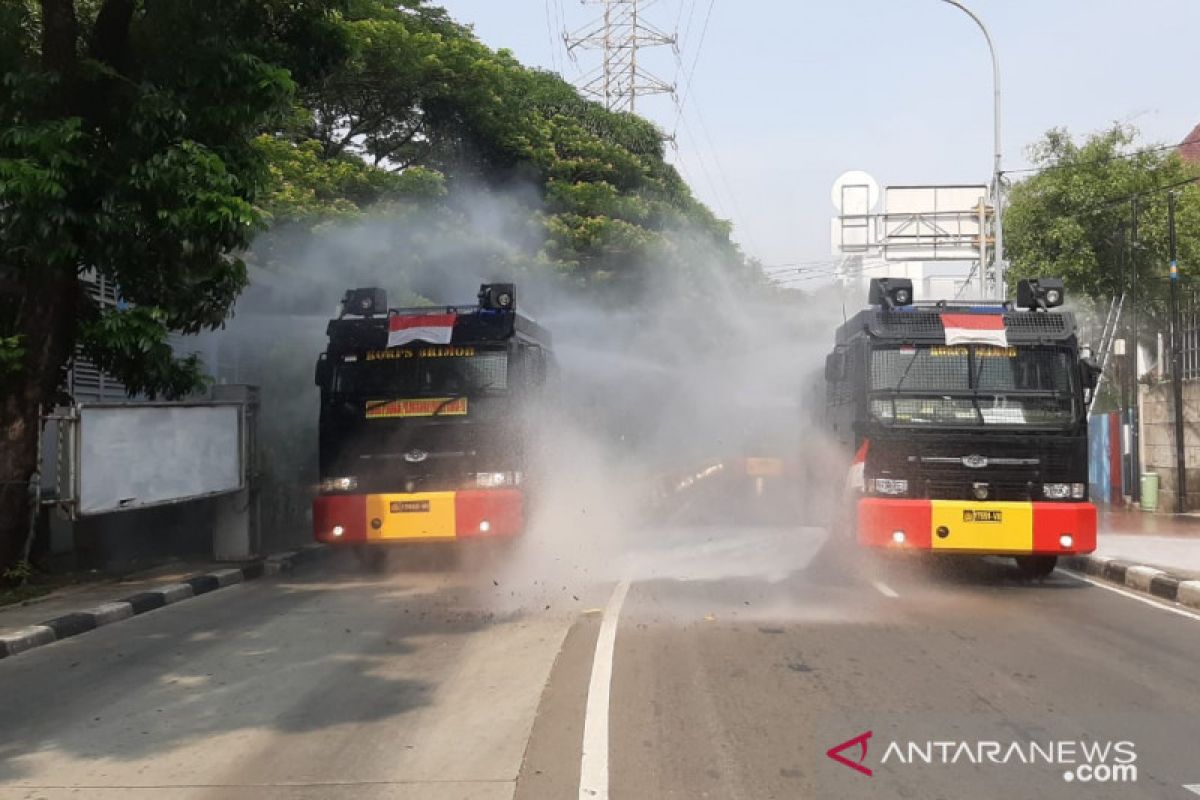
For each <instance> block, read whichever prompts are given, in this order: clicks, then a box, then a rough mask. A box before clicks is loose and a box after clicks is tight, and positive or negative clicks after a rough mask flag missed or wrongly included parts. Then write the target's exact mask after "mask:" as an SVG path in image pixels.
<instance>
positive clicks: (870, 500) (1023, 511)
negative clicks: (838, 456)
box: [857, 497, 1096, 556]
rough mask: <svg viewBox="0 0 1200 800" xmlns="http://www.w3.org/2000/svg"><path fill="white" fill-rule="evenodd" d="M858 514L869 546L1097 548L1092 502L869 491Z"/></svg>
mask: <svg viewBox="0 0 1200 800" xmlns="http://www.w3.org/2000/svg"><path fill="white" fill-rule="evenodd" d="M857 516H858V519H857V522H858V524H857V539H858V542H859V544H861V545H863V546H866V547H888V548H906V549H915V550H938V551H943V552H959V553H977V554H979V555H989V554H991V555H1055V556H1059V555H1075V554H1079V553H1090V552H1092V551H1093V550H1095V549H1096V507H1095V506H1094V505H1092V504H1091V503H1043V502H991V503H989V502H982V503H980V502H968V501H958V500H904V499H892V498H887V497H865V498H863V499H861V500H859V501H858V515H857Z"/></svg>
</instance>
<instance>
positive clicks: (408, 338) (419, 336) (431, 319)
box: [387, 314, 458, 347]
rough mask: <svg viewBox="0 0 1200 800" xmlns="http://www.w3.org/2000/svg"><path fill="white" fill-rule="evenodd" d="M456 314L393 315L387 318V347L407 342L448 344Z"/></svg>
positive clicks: (456, 317) (452, 332)
mask: <svg viewBox="0 0 1200 800" xmlns="http://www.w3.org/2000/svg"><path fill="white" fill-rule="evenodd" d="M456 319H458V314H408V315H401V314H393V315H391V316H390V317H388V341H387V346H388V347H399V346H400V345H402V344H408V343H409V342H429V343H430V344H450V337H451V336H452V335H453V334H454V321H455V320H456Z"/></svg>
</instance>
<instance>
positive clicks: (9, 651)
mask: <svg viewBox="0 0 1200 800" xmlns="http://www.w3.org/2000/svg"><path fill="white" fill-rule="evenodd" d="M328 552H329V549H328V548H327V547H326V546H325V545H323V544H310V545H306V546H304V547H302V548H300V549H299V550H289V551H288V552H285V553H274V554H272V555H269V556H267V557H266V558H265V559H262V560H261V561H253V562H250V563H248V564H245V565H243V566H241V567H235V568H231V569H218V570H213V571H212V572H204V573H201V574H199V575H193V576H191V577H190V578H186V579H185V580H184V581H183V582H181V583H167V584H163V585H162V586H156V587H155V588H153V589H150V590H148V591H145V592H138V593H137V594H135V595H131V596H129V597H126V598H124V599H122V600H114V601H112V602H109V603H101V604H100V605H98V606H94V607H93V608H87V609H83V610H80V611H73V612H71V613H69V614H62V615H60V616H57V617H55V618H54V619H48V620H46V621H45V622H42V623H40V624H37V625H31V626H30V627H28V628H23V629H22V630H19V631H16V632H15V633H9V634H3V635H0V658H6V657H8V656H15V655H17V654H18V653H23V652H25V651H26V650H32V649H33V648H35V647H41V646H43V645H47V644H53V643H54V642H57V641H59V640H60V639H66V638H68V637H71V636H78V635H79V634H81V633H87V632H88V631H91V630H95V629H96V628H99V627H102V626H104V625H111V624H112V623H114V622H120V621H121V620H125V619H129V618H131V617H134V616H137V615H138V614H145V613H146V612H147V611H153V610H155V609H156V608H162V607H163V606H168V605H172V604H174V603H179V602H182V601H184V600H190V599H191V598H193V597H198V596H199V595H202V594H207V593H208V592H212V591H216V590H217V589H223V588H225V587H226V586H234V585H236V584H239V583H242V582H244V581H252V580H254V579H255V578H261V577H262V576H264V575H280V574H284V573H288V572H291V571H292V570H294V569H295V568H296V566H297V565H299V564H303V563H306V562H309V561H314V560H316V559H318V558H320V557H322V556H323V555H325V554H327V553H328Z"/></svg>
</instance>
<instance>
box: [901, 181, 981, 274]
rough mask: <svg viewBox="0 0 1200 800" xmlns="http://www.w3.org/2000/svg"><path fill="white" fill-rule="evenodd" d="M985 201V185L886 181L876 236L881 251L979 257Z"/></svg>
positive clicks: (949, 257) (923, 256)
mask: <svg viewBox="0 0 1200 800" xmlns="http://www.w3.org/2000/svg"><path fill="white" fill-rule="evenodd" d="M986 204H987V187H986V186H889V187H887V189H886V190H885V194H884V209H885V211H884V216H883V230H882V232H881V242H880V243H881V245H882V247H883V253H884V256H885V257H887V258H889V259H892V260H912V259H916V260H922V261H962V260H974V259H978V258H979V255H980V250H981V247H982V244H983V242H982V238H981V234H982V233H983V232H984V231H985V230H986V219H987V213H988V209H987V205H986ZM981 209H982V211H983V219H982V220H981ZM981 222H982V223H983V224H981Z"/></svg>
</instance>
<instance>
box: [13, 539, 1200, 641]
mask: <svg viewBox="0 0 1200 800" xmlns="http://www.w3.org/2000/svg"><path fill="white" fill-rule="evenodd" d="M328 552H329V549H328V548H327V547H326V546H325V545H323V544H310V545H306V546H304V547H302V548H300V549H299V550H289V551H287V552H285V553H273V554H271V555H269V556H267V557H266V558H264V559H261V560H259V561H252V562H250V563H248V564H243V565H242V566H240V567H232V568H227V569H218V570H212V571H211V572H202V573H199V574H197V575H192V576H190V577H188V578H185V579H184V580H183V581H181V582H179V583H166V584H163V585H162V586H156V587H155V588H153V589H148V590H146V591H143V592H138V593H137V594H135V595H130V596H129V597H125V598H123V599H120V600H113V601H111V602H108V603H101V604H100V605H98V606H93V607H91V608H85V609H81V610H79V611H72V612H70V613H68V614H61V615H59V616H57V617H54V618H53V619H48V620H46V621H45V622H41V623H38V624H37V625H31V626H29V627H28V628H22V629H21V630H19V631H16V632H14V633H9V634H0V658H7V657H8V656H15V655H17V654H18V653H24V652H25V651H26V650H32V649H33V648H35V647H42V646H43V645H47V644H53V643H54V642H57V641H59V640H61V639H67V638H70V637H72V636H78V635H79V634H81V633H87V632H88V631H92V630H95V629H96V628H100V627H103V626H105V625H111V624H113V623H114V622H120V621H122V620H126V619H130V618H132V617H135V616H137V615H139V614H145V613H146V612H148V611H154V610H155V609H158V608H162V607H163V606H169V605H173V604H175V603H180V602H183V601H184V600H190V599H192V598H193V597H199V596H200V595H202V594H208V593H209V592H214V591H216V590H218V589H224V588H225V587H227V586H235V585H237V584H239V583H243V582H245V581H252V580H254V579H256V578H261V577H263V576H264V575H281V574H285V573H289V572H291V571H292V570H294V569H295V568H296V567H297V566H298V565H300V564H304V563H307V562H309V561H315V560H316V559H318V558H321V557H322V556H324V555H325V554H327V553H328ZM1198 597H1200V595H1198ZM1198 602H1200V601H1198Z"/></svg>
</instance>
